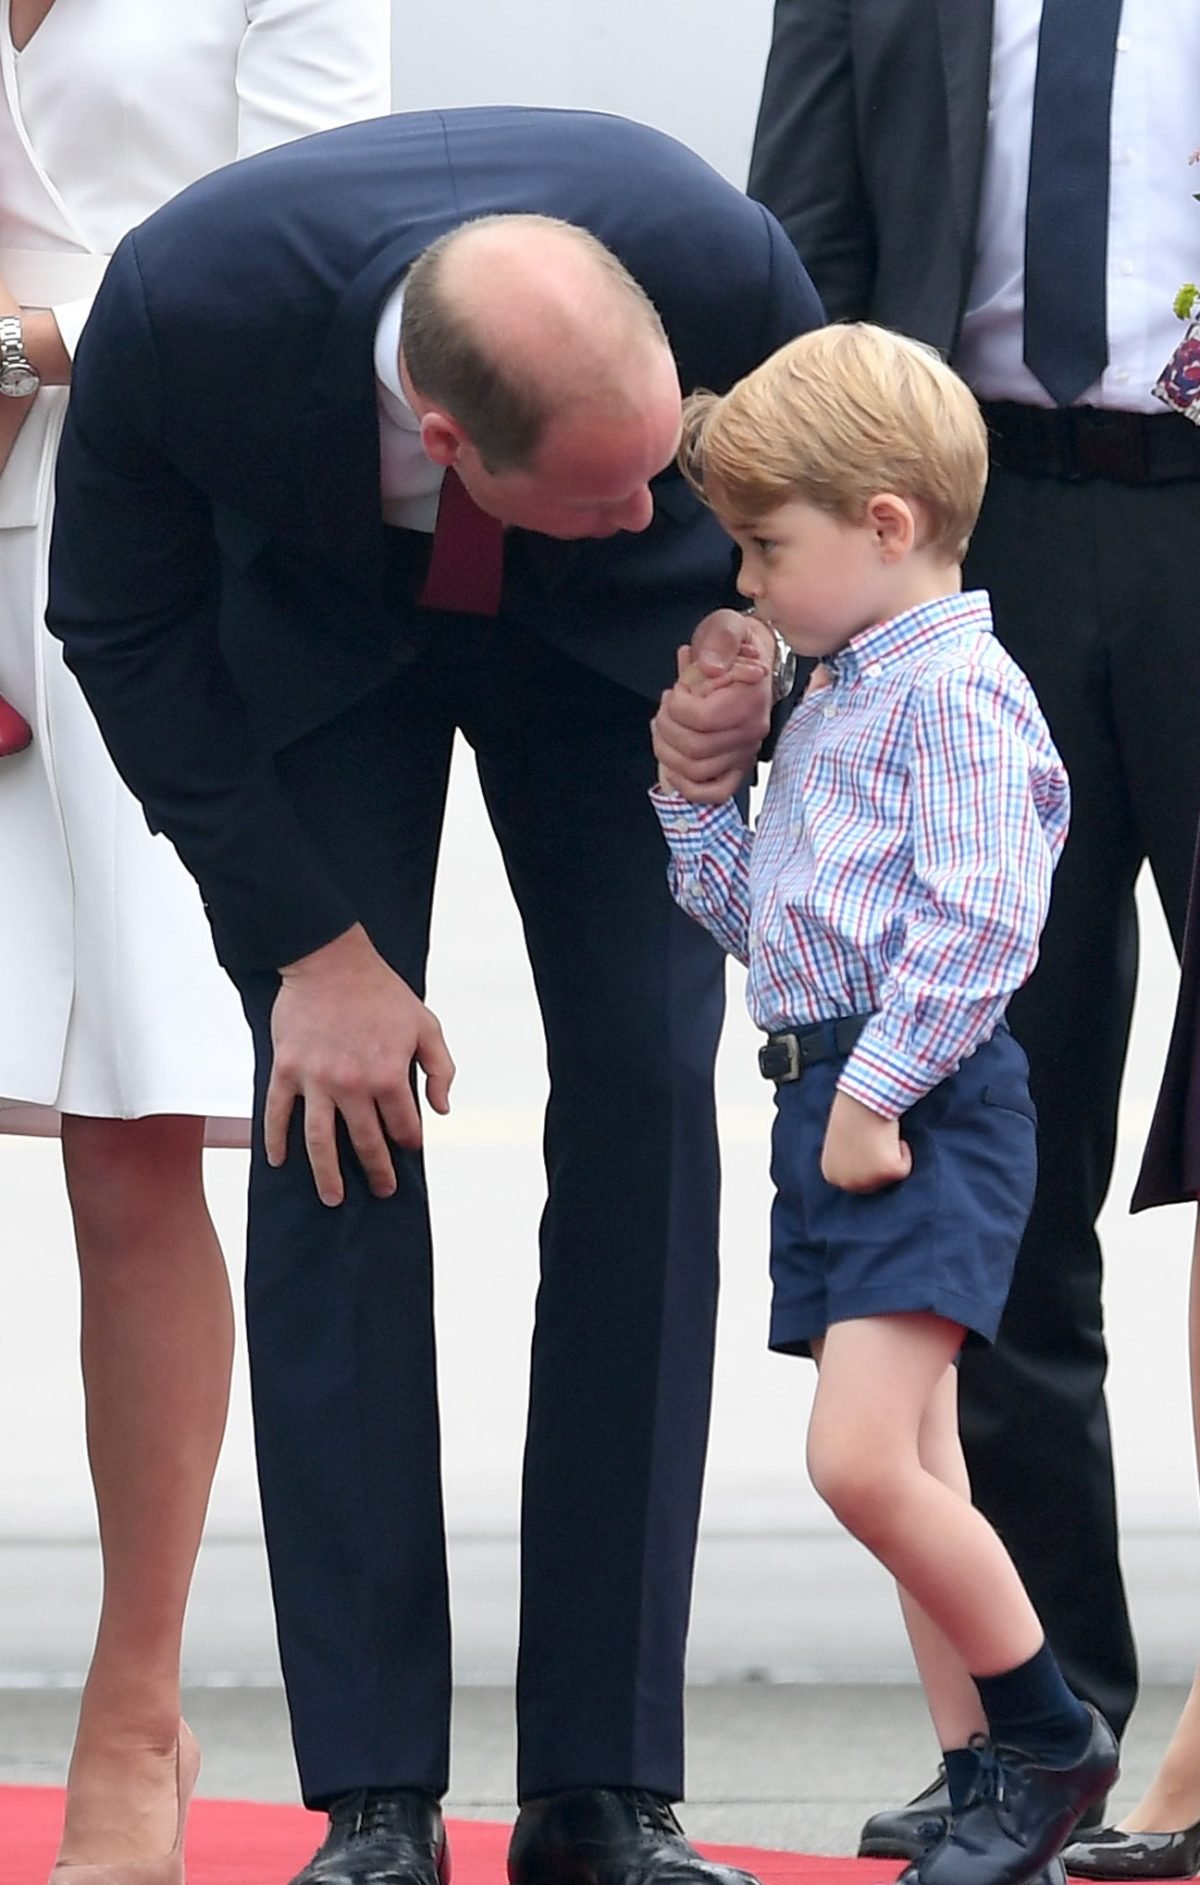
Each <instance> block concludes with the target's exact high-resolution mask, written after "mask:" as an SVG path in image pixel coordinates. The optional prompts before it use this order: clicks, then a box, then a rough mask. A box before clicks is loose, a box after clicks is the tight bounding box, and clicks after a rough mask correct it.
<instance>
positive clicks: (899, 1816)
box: [858, 1767, 1200, 1878]
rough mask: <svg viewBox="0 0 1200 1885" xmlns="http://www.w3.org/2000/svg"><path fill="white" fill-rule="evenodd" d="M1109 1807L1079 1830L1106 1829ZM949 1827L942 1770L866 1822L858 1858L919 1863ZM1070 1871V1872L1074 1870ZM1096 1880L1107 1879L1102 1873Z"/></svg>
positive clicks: (1089, 1816)
mask: <svg viewBox="0 0 1200 1885" xmlns="http://www.w3.org/2000/svg"><path fill="white" fill-rule="evenodd" d="M1107 1804H1108V1793H1107V1790H1105V1792H1104V1793H1102V1794H1101V1796H1100V1798H1099V1799H1098V1800H1097V1801H1095V1802H1094V1803H1093V1805H1091V1806H1089V1807H1087V1808H1086V1809H1085V1811H1084V1812H1083V1813H1081V1814H1080V1816H1079V1820H1078V1824H1077V1827H1076V1830H1077V1831H1078V1832H1081V1833H1087V1832H1091V1831H1092V1829H1093V1828H1098V1827H1101V1826H1103V1824H1104V1809H1105V1807H1106V1805H1107ZM949 1827H950V1789H949V1787H948V1786H947V1785H946V1770H945V1768H944V1767H939V1768H938V1770H937V1773H936V1774H935V1775H934V1777H933V1779H932V1780H931V1781H930V1783H929V1785H928V1786H927V1787H926V1788H924V1789H923V1790H922V1792H920V1793H918V1794H915V1795H914V1797H913V1798H912V1799H911V1800H910V1801H909V1802H908V1805H907V1806H887V1807H884V1808H882V1810H881V1811H880V1812H878V1813H872V1815H871V1817H870V1819H869V1820H864V1822H863V1829H862V1831H861V1833H860V1834H859V1836H858V1856H859V1858H860V1859H919V1858H920V1856H921V1854H922V1853H923V1852H928V1850H929V1848H930V1846H933V1845H936V1844H937V1842H938V1840H939V1839H941V1838H942V1837H943V1836H944V1835H945V1833H946V1832H947V1831H948V1830H949ZM1165 1836H1166V1835H1164V1837H1165ZM1175 1837H1177V1838H1178V1837H1181V1835H1179V1834H1176V1835H1175ZM1067 1869H1068V1871H1069V1870H1070V1867H1069V1866H1068V1868H1067ZM1197 1869H1200V1868H1197ZM1089 1876H1090V1875H1089ZM1095 1876H1096V1877H1097V1878H1099V1877H1101V1876H1103V1875H1102V1874H1101V1873H1099V1872H1098V1873H1096V1874H1095ZM1164 1876H1165V1875H1164ZM1178 1876H1180V1877H1183V1876H1185V1875H1184V1874H1182V1873H1181V1874H1179V1875H1178Z"/></svg>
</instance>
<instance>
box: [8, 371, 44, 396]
mask: <svg viewBox="0 0 1200 1885" xmlns="http://www.w3.org/2000/svg"><path fill="white" fill-rule="evenodd" d="M41 383H42V382H41V379H40V378H39V376H38V375H37V374H36V373H35V372H34V370H33V368H32V367H25V366H21V367H16V366H11V367H0V393H7V394H8V397H9V398H10V399H28V397H29V395H30V394H31V393H36V392H37V390H38V387H39V386H40V385H41Z"/></svg>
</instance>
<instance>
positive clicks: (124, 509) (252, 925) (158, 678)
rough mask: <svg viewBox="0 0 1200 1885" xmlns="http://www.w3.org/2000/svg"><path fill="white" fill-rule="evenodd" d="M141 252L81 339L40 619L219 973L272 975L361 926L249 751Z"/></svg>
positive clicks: (109, 289)
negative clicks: (199, 923)
mask: <svg viewBox="0 0 1200 1885" xmlns="http://www.w3.org/2000/svg"><path fill="white" fill-rule="evenodd" d="M135 241H136V239H135V238H134V237H127V238H126V239H125V241H124V242H123V243H122V244H121V246H120V247H119V248H118V250H117V253H116V255H115V256H114V258H113V261H112V263H111V265H110V267H109V270H108V273H107V275H106V277H105V280H104V283H103V285H102V287H101V289H100V293H99V295H98V297H97V301H96V306H95V311H94V314H93V318H92V320H91V321H90V322H89V324H88V327H87V330H86V332H85V333H84V336H83V339H82V341H81V343H80V348H79V355H78V360H77V366H76V373H75V378H74V382H73V390H72V396H71V400H70V404H69V408H68V419H67V425H66V429H65V432H64V435H63V441H62V445H61V448H60V452H59V459H58V497H57V508H56V516H55V526H54V537H53V542H52V546H51V567H50V605H49V609H48V611H47V620H48V623H49V626H50V628H51V630H52V632H53V633H54V634H56V635H57V636H58V637H59V638H60V639H61V641H62V643H63V647H64V652H65V655H66V660H67V664H68V666H69V667H70V668H71V669H72V670H73V671H74V673H75V674H76V675H77V676H78V678H79V681H80V683H81V685H82V687H83V690H84V693H85V694H86V695H87V698H88V701H89V703H90V705H91V707H92V711H93V712H94V714H95V716H96V719H97V721H98V722H99V725H100V729H101V732H102V733H103V735H104V738H105V741H106V743H107V745H108V748H109V751H110V752H111V754H112V757H113V759H114V761H115V763H116V765H117V768H118V770H119V771H120V773H121V775H122V777H123V778H124V779H125V781H126V783H127V784H128V786H129V787H130V789H131V790H132V792H133V793H134V794H135V796H136V797H137V798H139V799H140V800H141V802H142V804H143V805H144V806H145V808H146V812H147V816H148V819H149V821H150V824H151V826H152V827H153V828H154V829H156V830H162V831H165V832H166V834H167V835H168V837H170V838H171V840H172V841H173V843H174V844H175V847H176V849H177V850H178V852H179V854H180V856H181V857H182V859H183V861H184V863H185V864H186V865H187V867H188V869H189V870H190V871H191V873H192V875H193V876H194V877H195V878H196V879H197V881H198V882H199V885H200V888H201V892H202V894H203V896H204V899H205V903H206V905H207V907H208V912H209V919H210V921H211V923H212V926H213V933H214V937H215V940H216V944H217V950H218V953H219V955H220V957H221V959H222V961H223V962H224V963H225V965H226V966H227V967H228V968H230V969H232V970H242V971H244V970H256V969H272V968H278V967H279V966H281V965H282V964H284V963H287V962H291V961H294V960H296V958H297V957H299V956H301V955H305V954H307V953H308V952H309V951H310V950H312V949H314V948H317V947H319V946H320V945H321V944H322V943H325V942H328V941H330V940H331V939H332V938H333V937H334V936H336V935H339V934H340V933H341V932H342V931H343V930H345V929H347V928H349V926H350V925H351V924H352V923H353V921H354V920H355V915H354V912H353V911H352V910H351V909H349V908H348V907H347V905H346V904H345V902H344V900H343V898H342V897H341V896H340V894H339V893H338V892H337V891H336V890H335V889H334V888H333V886H332V884H331V883H330V881H329V877H328V875H327V872H326V870H325V868H324V865H323V863H322V861H321V859H320V858H319V857H318V856H317V855H316V854H315V853H314V851H313V849H312V846H311V844H310V842H309V841H308V839H307V838H306V836H305V835H304V833H303V832H302V830H301V829H300V827H299V825H298V823H297V821H296V819H295V817H294V816H293V814H292V812H291V810H290V808H289V806H288V804H287V801H286V799H285V798H284V796H283V794H282V793H281V791H280V790H279V787H278V784H277V782H276V779H275V775H274V771H273V767H272V764H271V760H270V756H269V755H263V754H260V753H259V752H258V751H257V750H256V745H255V742H254V740H253V738H252V736H251V732H250V728H249V725H248V723H247V718H246V714H245V709H244V708H243V706H242V703H241V700H240V698H239V696H238V694H237V692H236V690H235V689H234V687H233V684H232V682H231V680H230V677H229V673H228V670H227V668H226V665H225V663H224V661H223V659H222V657H221V652H220V647H219V642H218V597H219V575H218V566H217V555H216V546H215V542H214V534H213V519H212V511H211V506H210V505H209V503H208V502H207V501H206V500H205V499H204V498H203V497H202V496H201V495H200V493H199V492H198V491H196V490H195V489H194V488H193V486H192V485H191V484H189V482H188V480H187V479H186V477H184V476H183V474H182V473H181V471H180V469H179V468H178V466H177V465H176V464H175V463H173V462H172V459H171V457H170V456H169V454H168V453H167V452H166V451H165V449H164V448H163V445H162V443H161V440H162V436H163V402H164V399H165V398H166V397H168V395H169V389H167V388H164V387H163V386H162V385H160V383H159V379H158V373H157V363H156V358H155V347H154V335H153V331H152V327H151V323H150V320H149V317H148V314H147V310H146V305H145V298H144V295H143V292H142V283H141V277H140V274H139V271H138V267H137V256H136V246H135ZM218 370H219V368H218V366H217V365H214V371H218ZM214 398H216V399H219V398H220V390H219V388H217V389H216V390H215V392H214ZM229 449H230V451H231V452H236V450H237V440H236V438H231V439H230V441H229Z"/></svg>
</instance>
